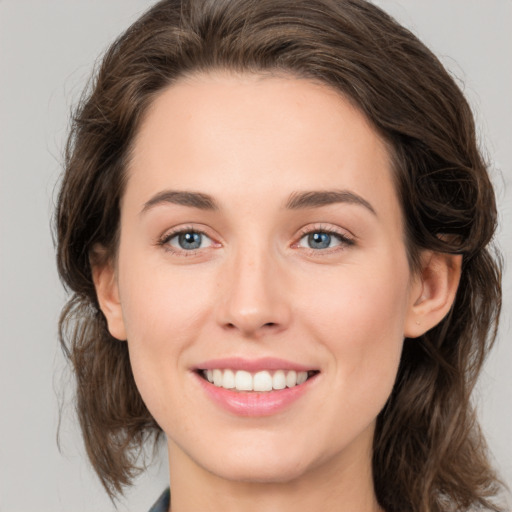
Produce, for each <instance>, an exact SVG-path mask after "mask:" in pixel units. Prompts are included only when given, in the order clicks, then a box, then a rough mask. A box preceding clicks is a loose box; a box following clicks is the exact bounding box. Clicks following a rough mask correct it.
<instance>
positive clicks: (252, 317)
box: [218, 246, 291, 339]
mask: <svg viewBox="0 0 512 512" xmlns="http://www.w3.org/2000/svg"><path fill="white" fill-rule="evenodd" d="M221 274H222V276H221V285H220V287H221V289H222V293H221V296H220V297H219V299H220V300H219V302H218V322H219V324H220V325H221V326H222V328H224V329H226V330H231V331H237V332H238V333H239V334H241V335H242V336H244V337H247V338H253V339H258V338H261V337H263V336H265V335H268V334H271V333H274V334H276V333H278V332H281V331H283V330H284V329H286V328H287V327H288V325H289V323H290V319H291V310H290V305H289V300H288V293H287V286H286V283H285V275H284V272H283V268H282V267H281V266H280V265H279V262H278V259H277V257H276V256H275V255H274V256H273V255H272V254H271V253H270V251H268V250H265V249H263V248H262V249H260V250H256V249H255V248H254V246H253V249H252V250H245V251H239V252H238V253H237V254H234V255H233V257H232V258H231V260H230V261H226V262H225V265H224V269H223V272H222V273H221Z"/></svg>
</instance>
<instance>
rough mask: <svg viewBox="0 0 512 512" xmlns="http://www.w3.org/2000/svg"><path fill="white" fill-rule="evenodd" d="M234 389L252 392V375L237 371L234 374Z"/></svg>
mask: <svg viewBox="0 0 512 512" xmlns="http://www.w3.org/2000/svg"><path fill="white" fill-rule="evenodd" d="M214 384H215V382H214ZM235 388H236V389H237V390H238V391H252V375H251V374H250V373H249V372H244V371H243V370H239V371H237V372H236V374H235Z"/></svg>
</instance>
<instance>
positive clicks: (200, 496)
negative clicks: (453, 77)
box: [94, 72, 460, 512]
mask: <svg viewBox="0 0 512 512" xmlns="http://www.w3.org/2000/svg"><path fill="white" fill-rule="evenodd" d="M392 173H393V170H392V169H391V165H390V158H389V154H388V150H387V148H386V146H385V144H384V143H383V141H382V140H381V139H380V137H379V136H378V134H377V133H376V132H375V130H374V129H373V128H372V126H371V125H370V124H369V123H368V121H367V120H366V119H365V117H364V116H363V115H362V114H361V113H360V112H359V111H358V110H357V109H356V108H354V107H353V106H351V105H350V104H349V103H348V102H347V101H346V100H344V99H343V98H342V97H341V96H340V95H339V94H337V93H336V92H334V91H332V90H331V89H329V88H328V87H326V86H324V85H319V84H316V83H313V82H311V81H307V80H299V79H295V78H290V77H275V76H274V77H268V76H267V77H264V76H260V75H234V74H229V73H225V72H218V73H211V74H208V75H205V74H202V75H196V76H193V77H189V78H187V79H182V80H180V81H178V82H177V83H176V84H174V85H173V86H171V87H169V88H168V89H167V90H165V91H163V92H162V93H161V94H160V95H159V97H158V98H157V99H156V100H155V101H154V103H153V105H152V107H151V108H150V110H149V112H148V113H147V115H146V117H145V118H144V120H143V122H142V124H141V126H140V129H139V132H138V135H137V137H136V140H135V143H134V148H133V158H132V160H131V162H130V164H129V169H128V181H127V186H126V190H125V194H124V196H123V198H122V202H121V231H120V232H121V236H120V243H119V249H118V253H117V255H116V258H115V261H113V262H110V263H108V264H106V265H103V266H101V267H99V266H97V267H95V268H94V280H95V284H96V288H97V292H98V298H99V301H100V305H101V308H102V310H103V312H104V313H105V316H106V318H107V321H108V325H109V329H110V331H111V333H112V335H113V336H115V337H116V338H118V339H120V340H127V343H128V346H129V351H130V359H131V364H132V368H133V373H134V376H135V381H136V383H137V386H138V389H139V391H140V393H141V395H142V397H143V399H144V401H145V403H146V405H147V407H148V409H149V411H150V412H151V413H152V415H153V416H154V418H155V419H156V421H157V422H158V424H159V425H160V426H161V427H162V429H163V430H164V432H165V433H166V436H167V441H168V454H169V461H170V480H171V489H172V493H171V494H172V511H173V512H186V511H192V510H201V511H205V512H206V511H218V510H222V511H224V512H226V511H227V512H229V511H239V510H244V511H256V510H257V511H259V512H262V511H263V512H265V511H280V512H281V511H282V512H286V511H292V510H293V511H296V510H298V509H300V510H315V509H317V510H325V511H331V510H336V511H347V512H348V511H351V512H353V511H355V510H357V511H360V512H370V511H376V510H379V507H378V504H377V501H376V498H375V494H374V490H373V482H372V472H371V453H372V439H373V433H374V428H375V421H376V417H377V415H378V413H379V412H380V410H381V409H382V407H383V406H384V404H385V402H386V400H387V398H388V396H389V394H390V392H391V389H392V387H393V383H394V380H395V377H396V372H397V368H398V363H399V359H400V353H401V349H402V344H403V339H404V337H405V336H407V337H417V336H419V335H421V334H422V333H423V332H425V331H426V330H428V329H429V328H431V327H433V326H434V325H435V324H437V323H438V322H439V321H440V320H441V319H442V318H443V317H444V315H445V314H446V313H447V311H448V310H449V308H450V306H451V303H452V301H453V298H454V294H455V291H456V288H457V283H458V277H459V272H460V258H459V257H457V256H448V255H441V254H435V253H431V252H425V253H424V254H423V255H422V261H423V267H422V269H420V271H419V272H418V273H415V274H413V273H411V271H410V269H409V266H408V262H407V254H406V248H405V245H404V240H403V219H402V214H401V210H400V205H399V200H398V197H397V194H396V191H395V188H394V184H393V180H392ZM176 192H179V193H182V192H186V193H193V194H188V195H184V194H176ZM310 192H319V193H318V194H309V195H304V193H310ZM325 192H332V193H331V194H325ZM340 192H341V193H340ZM197 193H200V194H203V195H202V196H197ZM194 194H195V195H194ZM300 194H303V195H302V196H301V197H299V196H300ZM206 195H207V196H208V197H207V198H205V196H206ZM180 233H181V236H180ZM187 237H188V238H187ZM97 250H98V251H100V250H101V248H97ZM220 358H237V359H236V361H235V362H233V363H230V362H225V363H222V364H221V363H215V362H214V363H212V364H213V365H215V364H218V365H219V366H223V367H222V368H219V369H220V370H226V369H229V366H230V365H231V366H236V365H240V368H245V366H247V368H246V369H248V371H249V372H251V371H252V373H251V375H252V376H253V377H254V375H255V373H257V371H260V370H261V371H263V370H265V368H264V366H265V364H267V366H269V368H267V369H266V370H268V374H269V375H270V377H272V376H273V375H275V373H276V372H277V370H278V369H279V365H281V366H283V367H286V368H283V369H285V370H288V371H289V370H290V369H291V368H295V367H296V369H297V371H299V370H304V369H305V370H306V371H309V373H308V374H307V375H308V376H309V377H310V378H309V379H308V380H307V381H306V382H304V383H302V384H300V385H298V386H294V387H292V388H290V390H284V391H286V392H289V391H293V390H295V391H297V390H299V392H298V394H297V395H294V396H295V398H293V399H292V400H288V399H286V400H284V399H281V398H279V397H283V396H290V395H286V393H284V392H283V390H273V391H236V390H223V388H220V387H219V386H218V385H217V386H216V385H215V384H214V383H209V382H207V380H206V379H205V374H204V373H203V372H202V370H206V369H207V368H206V367H207V366H209V364H210V363H211V361H212V360H218V359H220ZM262 358H274V359H272V361H271V362H270V363H269V362H268V361H269V360H268V359H266V360H265V361H262ZM275 358H278V361H277V362H276V360H275ZM244 365H245V366H244ZM251 365H252V366H251ZM210 366H211V365H210ZM226 367H228V368H226ZM249 367H250V368H249ZM232 369H234V370H237V368H232ZM285 373H286V372H285ZM222 375H224V374H222ZM219 390H221V391H222V390H223V391H222V393H220V394H219V393H218V392H219ZM249 395H250V396H249ZM219 396H220V398H219V399H218V400H217V399H216V398H215V397H219ZM272 396H273V397H277V398H276V400H277V402H276V401H273V400H274V399H273V398H269V397H272ZM240 397H241V398H240ZM238 398H240V401H241V402H240V403H241V405H239V404H238V402H237V399H238ZM233 403H235V404H238V405H235V406H232V404H233ZM276 403H277V404H278V405H277V406H276V405H275V404H276ZM226 404H228V405H226ZM230 404H231V405H230Z"/></svg>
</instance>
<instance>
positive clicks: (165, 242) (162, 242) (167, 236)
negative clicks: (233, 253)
mask: <svg viewBox="0 0 512 512" xmlns="http://www.w3.org/2000/svg"><path fill="white" fill-rule="evenodd" d="M182 233H198V234H200V235H202V236H205V237H207V238H208V239H209V240H210V241H211V244H210V245H209V246H208V247H203V248H198V249H191V250H185V249H180V248H179V247H174V246H172V245H170V244H169V241H170V240H172V239H173V238H174V237H176V236H178V235H180V234H182ZM156 245H158V246H161V247H162V248H163V249H164V250H165V251H167V252H169V253H170V254H175V255H178V256H194V255H197V254H198V253H200V252H203V251H205V250H206V249H210V248H211V247H220V246H221V244H220V243H219V242H217V241H216V240H215V238H214V237H213V236H212V235H211V234H209V233H208V230H207V229H204V228H201V227H198V226H194V225H180V226H176V227H173V228H171V229H169V230H167V231H165V232H164V233H163V234H162V235H161V236H159V237H158V239H157V241H156Z"/></svg>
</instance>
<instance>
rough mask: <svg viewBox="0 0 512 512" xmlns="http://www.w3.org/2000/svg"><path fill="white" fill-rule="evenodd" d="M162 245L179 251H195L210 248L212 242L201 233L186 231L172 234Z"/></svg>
mask: <svg viewBox="0 0 512 512" xmlns="http://www.w3.org/2000/svg"><path fill="white" fill-rule="evenodd" d="M162 243H163V244H165V245H168V246H170V247H171V248H172V249H175V250H178V251H180V250H181V251H195V250H197V249H204V248H206V247H210V246H211V245H212V240H211V238H210V237H208V236H207V235H205V234H204V233H201V232H200V231H193V230H186V231H179V232H176V233H171V234H170V235H168V236H167V237H166V238H165V239H164V240H162Z"/></svg>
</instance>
